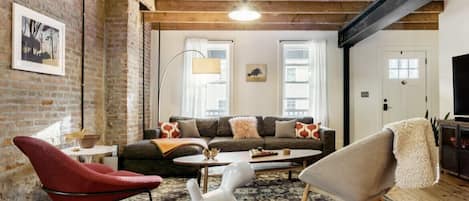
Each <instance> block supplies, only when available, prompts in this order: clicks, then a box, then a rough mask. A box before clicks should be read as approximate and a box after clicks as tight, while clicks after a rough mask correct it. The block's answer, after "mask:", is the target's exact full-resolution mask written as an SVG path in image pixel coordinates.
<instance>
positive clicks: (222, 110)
mask: <svg viewBox="0 0 469 201" xmlns="http://www.w3.org/2000/svg"><path fill="white" fill-rule="evenodd" d="M231 47H232V42H231V41H209V42H208V45H207V57H208V58H218V59H220V60H221V73H220V74H219V75H216V76H214V77H212V78H211V79H210V80H208V82H207V84H206V88H207V90H206V91H207V95H206V99H205V101H206V108H205V115H204V116H205V117H218V116H225V115H228V114H229V113H230V91H231V90H230V89H231V86H230V82H231V79H230V78H231V76H230V75H231V68H232V58H231V57H232V56H231V55H232V48H231Z"/></svg>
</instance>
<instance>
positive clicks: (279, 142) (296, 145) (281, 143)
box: [264, 136, 323, 150]
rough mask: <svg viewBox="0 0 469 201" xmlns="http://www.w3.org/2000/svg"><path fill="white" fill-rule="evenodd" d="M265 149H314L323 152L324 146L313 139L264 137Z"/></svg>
mask: <svg viewBox="0 0 469 201" xmlns="http://www.w3.org/2000/svg"><path fill="white" fill-rule="evenodd" d="M264 141H265V147H264V148H265V149H284V148H289V149H314V150H322V147H323V144H322V142H320V141H317V140H313V139H301V138H277V137H270V136H268V137H264Z"/></svg>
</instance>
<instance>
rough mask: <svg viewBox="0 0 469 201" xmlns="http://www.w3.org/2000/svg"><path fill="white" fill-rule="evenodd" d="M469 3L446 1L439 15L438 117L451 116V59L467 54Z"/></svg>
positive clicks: (464, 0)
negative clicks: (449, 113)
mask: <svg viewBox="0 0 469 201" xmlns="http://www.w3.org/2000/svg"><path fill="white" fill-rule="evenodd" d="M468 19H469V2H468V1H467V0H446V1H445V10H444V12H443V13H441V14H440V34H439V35H440V36H439V43H440V59H439V60H440V66H439V71H440V116H443V115H445V114H446V113H447V112H451V114H453V112H454V110H453V64H452V60H451V59H452V57H454V56H459V55H463V54H469V20H468Z"/></svg>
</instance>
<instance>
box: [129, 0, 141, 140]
mask: <svg viewBox="0 0 469 201" xmlns="http://www.w3.org/2000/svg"><path fill="white" fill-rule="evenodd" d="M128 9H129V12H128V13H129V17H128V24H127V37H128V38H127V56H128V59H127V68H128V72H127V101H128V103H127V129H128V130H127V143H133V142H136V141H138V140H139V139H142V137H141V136H142V135H143V132H142V128H141V127H140V128H139V124H141V123H142V118H141V114H142V113H141V112H140V111H139V110H141V109H142V102H141V100H140V98H139V97H140V93H141V91H142V87H141V86H142V85H141V84H142V77H141V75H142V70H143V69H142V68H141V67H142V50H141V47H142V38H143V35H142V33H143V26H142V20H141V14H140V12H138V10H139V9H140V4H139V2H138V1H135V0H129V7H128ZM136 11H137V12H136Z"/></svg>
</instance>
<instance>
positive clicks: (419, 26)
mask: <svg viewBox="0 0 469 201" xmlns="http://www.w3.org/2000/svg"><path fill="white" fill-rule="evenodd" d="M438 28H439V25H438V22H435V23H394V24H391V25H389V26H388V27H386V28H385V29H387V30H438Z"/></svg>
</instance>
